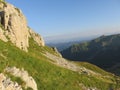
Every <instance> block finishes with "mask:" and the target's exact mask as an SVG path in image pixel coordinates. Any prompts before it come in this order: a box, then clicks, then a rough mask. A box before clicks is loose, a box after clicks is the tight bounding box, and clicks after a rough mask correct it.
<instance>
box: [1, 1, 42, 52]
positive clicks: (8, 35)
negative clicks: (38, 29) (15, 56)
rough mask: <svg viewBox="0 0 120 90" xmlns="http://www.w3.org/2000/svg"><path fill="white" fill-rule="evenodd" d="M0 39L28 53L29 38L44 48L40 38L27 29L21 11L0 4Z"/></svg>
mask: <svg viewBox="0 0 120 90" xmlns="http://www.w3.org/2000/svg"><path fill="white" fill-rule="evenodd" d="M0 25H1V26H2V27H3V28H4V29H1V28H0V39H1V40H3V41H5V42H7V41H11V42H12V43H13V44H14V45H16V46H17V47H19V48H20V49H22V50H24V51H28V49H27V48H28V47H29V38H33V39H34V40H35V41H36V42H37V43H38V45H39V46H44V41H43V39H42V37H41V36H40V35H39V34H37V33H35V32H33V31H32V30H31V29H30V28H28V25H27V21H26V18H25V16H24V15H23V14H22V12H21V10H19V9H18V8H16V7H14V6H13V5H11V4H9V3H3V2H0Z"/></svg>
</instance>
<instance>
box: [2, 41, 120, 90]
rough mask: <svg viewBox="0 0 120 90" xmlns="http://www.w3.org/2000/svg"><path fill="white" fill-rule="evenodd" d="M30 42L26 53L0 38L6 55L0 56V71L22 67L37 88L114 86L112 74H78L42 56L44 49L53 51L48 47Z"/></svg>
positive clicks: (79, 89)
mask: <svg viewBox="0 0 120 90" xmlns="http://www.w3.org/2000/svg"><path fill="white" fill-rule="evenodd" d="M32 42H33V41H32V40H31V41H30V48H29V52H28V53H27V52H24V51H22V50H20V49H19V48H17V47H15V46H14V45H13V44H11V43H10V42H8V43H5V42H3V41H1V40H0V52H2V54H4V56H6V57H7V58H6V59H5V60H3V59H2V58H0V62H2V63H1V64H0V72H3V71H2V70H3V69H1V68H5V67H8V66H10V67H12V66H16V67H17V68H24V69H25V70H27V71H28V73H29V74H30V75H31V76H32V77H33V78H34V79H35V81H36V82H37V85H38V90H63V89H64V90H82V86H81V85H80V84H81V83H82V84H83V85H84V86H85V87H96V88H98V89H100V90H108V89H109V88H110V86H111V85H112V87H113V88H114V87H116V82H115V78H114V76H112V75H109V76H110V77H111V78H112V80H111V79H109V78H104V79H99V78H98V77H95V76H89V75H85V74H79V73H77V72H73V71H71V70H67V69H65V68H61V67H58V66H56V65H54V64H52V63H50V62H48V61H49V59H48V58H46V57H45V56H43V55H42V53H44V52H45V51H49V52H51V53H52V52H53V51H52V50H51V49H50V48H46V47H39V46H38V45H37V44H35V43H32ZM53 54H54V53H53ZM103 75H104V74H103ZM17 81H18V78H17ZM20 83H21V82H20ZM118 86H120V85H118ZM117 88H118V87H117ZM28 90H29V89H28ZM114 90H115V89H114Z"/></svg>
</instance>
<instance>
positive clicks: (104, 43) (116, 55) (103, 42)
mask: <svg viewBox="0 0 120 90" xmlns="http://www.w3.org/2000/svg"><path fill="white" fill-rule="evenodd" d="M61 53H62V55H63V57H65V58H68V59H71V60H77V61H88V62H90V63H93V64H95V65H98V66H100V67H102V68H105V69H107V68H112V67H114V69H115V66H116V64H117V66H116V68H117V67H119V63H120V34H117V35H110V36H101V37H99V38H97V39H94V40H91V41H89V42H85V43H80V44H75V45H72V46H71V47H69V48H68V49H66V50H63V51H62V52H61ZM109 70H110V69H109ZM113 72H114V70H113ZM116 73H117V74H120V71H117V72H116Z"/></svg>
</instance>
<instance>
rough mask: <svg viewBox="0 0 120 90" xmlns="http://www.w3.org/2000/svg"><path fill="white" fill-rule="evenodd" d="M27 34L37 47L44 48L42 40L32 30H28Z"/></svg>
mask: <svg viewBox="0 0 120 90" xmlns="http://www.w3.org/2000/svg"><path fill="white" fill-rule="evenodd" d="M29 33H30V36H31V37H32V38H33V39H34V41H35V42H36V43H37V44H38V45H39V46H45V43H44V40H43V38H42V37H41V36H40V35H39V34H37V33H35V32H34V31H33V30H32V29H29Z"/></svg>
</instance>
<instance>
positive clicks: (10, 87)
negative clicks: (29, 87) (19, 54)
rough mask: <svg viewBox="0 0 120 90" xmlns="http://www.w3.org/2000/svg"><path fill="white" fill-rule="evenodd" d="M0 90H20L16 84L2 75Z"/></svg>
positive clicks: (0, 77) (0, 75) (0, 76)
mask: <svg viewBox="0 0 120 90" xmlns="http://www.w3.org/2000/svg"><path fill="white" fill-rule="evenodd" d="M0 90H22V88H21V86H20V85H18V83H17V82H13V81H11V80H10V78H6V77H5V75H4V74H3V73H1V74H0Z"/></svg>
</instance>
